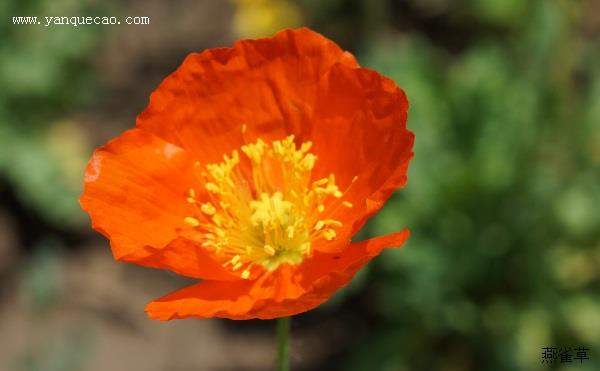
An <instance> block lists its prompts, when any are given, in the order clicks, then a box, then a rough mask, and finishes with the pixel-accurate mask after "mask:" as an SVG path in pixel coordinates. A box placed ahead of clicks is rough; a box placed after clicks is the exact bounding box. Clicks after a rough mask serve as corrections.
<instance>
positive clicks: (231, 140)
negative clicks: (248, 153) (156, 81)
mask: <svg viewBox="0 0 600 371" xmlns="http://www.w3.org/2000/svg"><path fill="white" fill-rule="evenodd" d="M337 63H341V64H344V65H348V66H357V63H356V60H355V59H354V57H353V56H352V55H351V54H350V53H347V52H344V51H343V50H342V49H340V48H339V47H338V46H337V45H336V44H335V43H334V42H332V41H331V40H328V39H326V38H325V37H323V36H322V35H320V34H318V33H316V32H313V31H311V30H309V29H306V28H302V29H298V30H285V31H282V32H280V33H278V34H276V35H275V36H274V37H272V38H267V39H258V40H242V41H238V42H236V43H235V44H234V45H233V47H232V48H217V49H209V50H206V51H204V52H202V53H197V54H190V55H189V56H188V57H187V58H186V59H185V61H184V62H183V64H182V65H181V66H180V67H179V68H178V69H177V70H176V71H175V72H174V73H173V74H171V75H170V76H168V77H167V78H166V79H165V80H164V81H163V82H162V83H161V85H160V86H159V87H158V88H157V89H156V91H155V92H154V93H153V94H152V96H151V97H150V104H149V105H148V107H147V108H146V110H145V111H144V112H143V113H142V114H140V115H139V116H138V119H137V126H138V127H141V128H144V129H145V130H148V131H151V132H153V133H155V134H157V135H159V136H161V137H162V138H164V139H165V140H167V141H169V142H172V143H175V144H178V145H179V146H181V147H183V148H185V149H186V150H190V151H193V152H196V153H197V154H198V156H197V157H198V158H201V159H202V161H204V162H205V163H213V162H218V161H220V160H221V158H222V156H223V154H226V153H227V154H228V153H230V152H231V151H232V150H233V149H237V148H239V147H240V146H241V145H242V144H244V141H246V142H254V141H255V140H256V138H258V137H260V138H262V139H263V140H266V141H269V140H272V139H282V138H284V137H285V136H287V135H289V134H296V137H297V138H298V140H300V141H302V140H303V135H304V133H305V131H306V128H307V125H309V124H310V121H311V118H312V116H313V110H314V102H315V99H316V96H317V89H318V81H319V80H320V79H321V77H322V76H324V75H325V74H326V73H327V72H328V71H329V70H330V69H331V67H332V66H333V65H334V64H337ZM243 125H245V126H246V128H247V132H246V134H245V135H244V136H242V126H243Z"/></svg>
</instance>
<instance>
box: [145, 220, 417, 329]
mask: <svg viewBox="0 0 600 371" xmlns="http://www.w3.org/2000/svg"><path fill="white" fill-rule="evenodd" d="M408 235H409V233H408V230H404V231H402V232H399V233H395V234H390V235H387V236H382V237H377V238H373V239H370V240H366V241H362V242H359V243H355V244H352V245H351V246H349V247H348V249H347V250H346V251H344V252H343V253H341V254H337V255H334V254H323V253H318V255H317V253H316V254H315V256H314V257H313V258H311V259H310V260H308V261H305V262H304V263H303V264H301V265H299V266H297V267H290V266H287V265H284V266H282V267H280V268H279V269H277V270H276V271H275V272H273V273H272V274H266V275H264V276H263V277H261V278H260V279H258V280H255V281H237V282H219V281H206V282H202V283H198V284H195V285H192V286H189V287H186V288H184V289H182V290H179V291H176V292H174V293H172V294H169V295H167V296H165V297H163V298H160V299H158V300H155V301H153V302H151V303H150V304H148V306H147V307H146V311H147V312H148V314H149V316H150V317H151V318H152V319H159V320H170V319H176V318H186V317H200V318H209V317H222V318H230V319H251V318H260V319H271V318H277V317H285V316H291V315H294V314H298V313H302V312H305V311H308V310H310V309H313V308H315V307H317V306H318V305H320V304H321V303H323V302H325V301H326V300H327V299H329V297H330V296H331V295H332V294H333V293H334V292H335V291H336V290H337V289H339V288H340V287H343V286H344V285H346V284H347V283H348V282H349V281H350V280H351V279H352V277H353V276H354V274H355V273H356V272H357V271H358V270H360V269H361V268H362V267H363V266H364V265H365V264H367V263H368V262H369V261H370V260H371V259H372V258H373V257H375V256H377V255H378V254H379V253H380V252H381V250H383V249H384V248H386V247H391V246H394V247H399V246H400V245H402V244H403V243H404V241H406V239H407V238H408Z"/></svg>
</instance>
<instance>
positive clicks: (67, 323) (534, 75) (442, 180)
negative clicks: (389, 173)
mask: <svg viewBox="0 0 600 371" xmlns="http://www.w3.org/2000/svg"><path fill="white" fill-rule="evenodd" d="M61 15H67V16H73V15H78V16H81V15H86V16H87V15H91V16H103V15H107V16H113V15H114V16H118V17H125V16H148V17H150V24H149V25H139V26H134V25H131V26H128V25H118V26H117V25H115V26H78V27H73V26H67V25H65V26H58V25H55V26H50V27H44V26H43V25H42V26H37V25H34V26H32V25H28V26H26V25H18V26H17V25H13V24H12V17H13V16H38V17H44V16H61ZM0 16H1V17H0V19H1V22H0V87H1V89H0V195H1V200H0V278H2V280H1V283H0V369H1V370H10V371H12V370H16V371H21V370H23V371H30V370H40V371H41V370H44V371H46V370H48V371H67V370H85V371H89V370H92V371H94V370H99V371H100V370H102V371H105V370H144V371H153V370H157V371H158V370H175V371H185V370H268V369H272V368H273V366H274V357H275V353H274V334H273V333H274V324H272V323H270V322H264V321H245V322H230V321H223V320H208V321H199V320H188V321H175V322H170V323H159V322H152V321H150V320H148V319H147V318H146V316H145V314H144V313H143V308H144V305H145V303H146V302H147V301H148V300H150V299H152V298H155V297H157V296H160V295H162V294H164V293H165V292H167V291H168V290H171V289H174V288H178V287H181V286H183V285H184V284H186V283H187V282H188V281H187V280H185V279H183V278H181V277H177V276H175V275H172V274H169V273H167V272H163V271H156V270H150V269H144V268H140V267H136V266H131V265H124V264H119V263H115V262H113V261H112V257H111V255H110V251H109V249H108V244H107V241H106V240H104V239H103V238H101V237H100V236H99V235H97V234H96V233H94V232H92V231H91V230H90V228H89V220H88V219H87V216H86V215H85V214H84V213H83V212H82V211H81V210H80V209H79V206H78V204H77V198H78V196H79V194H80V192H81V186H82V184H81V183H82V174H83V168H84V166H85V163H86V161H87V160H88V158H89V157H90V155H91V151H92V150H93V148H94V147H95V146H98V145H100V144H102V143H104V142H105V141H106V140H107V139H109V138H111V137H114V136H116V135H118V134H119V133H120V132H121V131H123V130H124V129H126V128H128V127H131V126H133V124H134V121H135V115H136V114H137V113H139V112H140V111H142V110H143V108H144V107H145V105H146V104H147V99H148V96H149V94H150V93H151V91H152V90H153V89H154V88H155V87H156V86H157V84H158V83H159V82H160V81H161V80H162V78H164V77H165V76H166V75H167V74H169V73H170V72H172V71H173V70H174V69H175V68H176V67H177V66H178V65H179V64H180V63H181V61H182V60H183V58H184V57H185V55H187V54H188V53H190V52H192V51H200V50H203V49H205V48H208V47H214V46H224V45H229V44H231V42H232V41H233V40H235V39H237V38H240V37H244V38H246V37H259V36H268V35H272V34H273V33H275V32H276V31H277V30H279V29H281V28H284V27H296V26H300V25H308V26H310V27H312V28H314V29H315V30H317V31H319V32H321V33H323V34H325V35H326V36H328V37H329V38H332V39H333V40H336V41H337V42H338V43H339V44H340V45H341V46H342V47H343V48H345V49H348V50H351V51H352V52H354V53H355V54H356V56H357V58H358V60H359V62H360V63H361V64H362V65H364V66H368V67H371V68H374V69H376V70H378V71H379V72H381V73H383V74H385V75H387V76H390V77H391V78H393V79H394V80H395V81H396V82H397V83H398V84H399V85H400V86H401V87H402V88H403V89H405V91H406V92H407V94H408V97H409V100H410V103H411V109H410V114H409V128H410V129H411V130H412V131H414V132H415V134H416V138H417V140H416V144H415V158H414V160H413V162H412V163H411V167H410V171H409V182H408V185H407V186H406V188H405V189H403V190H401V191H399V192H397V194H395V195H394V196H393V198H392V199H391V200H390V202H389V203H388V204H387V205H386V206H385V207H384V209H383V210H382V211H381V212H380V213H379V214H378V215H377V216H376V217H375V218H374V219H373V220H372V221H371V222H369V223H368V225H367V226H366V228H365V230H364V231H363V232H361V236H360V237H368V236H371V235H379V234H384V233H388V232H393V231H396V230H398V229H400V228H402V227H404V226H408V227H409V228H410V229H411V231H412V236H411V238H410V240H409V241H408V243H407V244H406V245H405V247H404V248H402V249H400V250H395V251H386V252H385V253H384V254H383V255H382V256H381V257H380V258H378V259H376V260H375V261H374V262H373V263H372V264H371V265H370V266H369V267H368V268H367V269H366V270H365V271H363V272H361V274H359V276H358V277H357V278H356V279H355V280H354V281H353V283H352V284H351V285H350V286H349V287H347V288H346V289H344V290H342V292H340V293H339V294H336V296H335V297H334V298H333V299H332V300H331V301H330V302H328V303H327V304H326V305H324V306H323V307H321V308H319V309H318V310H315V311H312V312H309V313H307V314H304V315H301V316H298V317H296V318H295V319H294V323H293V336H294V340H293V343H292V361H293V369H294V370H356V371H358V370H382V371H404V370H441V371H459V370H489V371H496V370H544V369H553V370H582V371H591V370H599V369H600V210H599V205H600V1H599V0H395V1H393V0H387V1H384V0H372V1H368V0H330V1H323V0H300V1H291V0H232V1H229V2H227V1H222V0H198V1H196V0H176V1H159V0H127V1H122V2H117V1H108V2H102V1H99V0H95V1H94V0H89V1H75V0H26V1H18V0H8V1H3V2H1V3H0ZM579 346H584V347H585V348H588V349H589V351H588V352H587V355H588V356H589V357H590V359H589V360H585V361H583V362H582V363H581V362H579V361H577V360H574V363H572V364H566V363H560V360H557V361H555V363H554V364H553V365H547V364H542V348H543V347H556V348H560V347H579ZM572 354H573V355H574V356H575V354H576V353H575V352H573V353H572Z"/></svg>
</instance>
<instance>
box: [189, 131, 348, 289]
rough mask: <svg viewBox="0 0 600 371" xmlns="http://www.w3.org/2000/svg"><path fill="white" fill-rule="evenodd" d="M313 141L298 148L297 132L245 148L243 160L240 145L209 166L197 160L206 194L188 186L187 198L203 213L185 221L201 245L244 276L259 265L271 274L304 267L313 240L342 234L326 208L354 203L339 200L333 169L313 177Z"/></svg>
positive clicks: (336, 221)
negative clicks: (201, 196) (199, 196)
mask: <svg viewBox="0 0 600 371" xmlns="http://www.w3.org/2000/svg"><path fill="white" fill-rule="evenodd" d="M311 145H312V143H311V142H305V143H302V145H301V146H300V147H297V146H296V144H295V143H294V136H288V137H287V138H285V139H283V140H276V141H273V142H272V143H270V144H267V143H265V142H264V141H263V140H261V139H258V140H257V141H256V142H255V143H251V144H246V145H244V146H242V148H241V152H242V153H243V155H244V157H240V154H239V152H238V151H237V150H234V151H233V153H232V154H231V156H227V155H225V156H224V158H223V162H220V163H215V164H209V165H207V166H206V168H205V169H198V167H199V163H196V167H197V169H196V170H197V171H198V175H199V177H200V178H201V180H202V183H203V185H204V188H205V189H206V190H207V194H208V199H207V200H205V201H204V202H201V201H199V200H198V199H197V198H196V192H195V190H194V189H190V191H189V195H188V196H187V201H188V202H189V203H191V204H193V205H195V207H196V211H197V212H196V214H195V215H193V216H187V217H185V218H184V222H185V223H186V224H187V225H189V226H191V227H192V228H194V229H195V230H197V231H198V232H200V234H201V240H202V243H201V245H202V247H204V248H207V249H211V250H212V251H213V252H214V253H215V255H216V256H217V257H218V258H219V260H220V261H222V263H223V265H224V266H225V267H227V268H229V269H231V270H232V271H239V272H241V273H240V275H241V277H242V278H244V279H247V278H249V277H250V276H251V274H252V272H253V270H254V268H256V267H258V266H262V267H263V268H264V269H266V270H267V271H272V270H274V269H276V268H277V267H279V265H280V264H282V263H287V264H290V265H296V264H299V263H301V262H302V261H303V259H304V258H305V257H306V256H310V254H311V244H312V243H313V242H314V241H315V240H317V239H320V238H323V239H325V240H327V241H331V240H333V239H335V238H336V229H337V228H339V227H341V226H342V223H341V222H340V221H338V220H333V219H325V218H322V216H323V215H324V212H325V209H326V207H327V208H331V207H337V206H339V205H342V206H345V207H348V208H350V207H352V204H351V203H350V202H348V201H341V198H342V196H343V193H342V192H341V191H340V190H339V189H338V186H337V185H336V183H335V176H334V175H333V174H331V175H330V176H329V177H327V178H323V179H319V180H315V181H311V173H312V169H313V168H314V166H315V162H316V161H317V156H315V155H314V154H312V153H310V152H309V150H310V148H311ZM246 164H248V165H249V166H243V165H246ZM355 179H356V178H355ZM326 205H327V206H326Z"/></svg>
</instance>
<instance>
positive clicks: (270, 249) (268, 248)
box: [263, 245, 276, 256]
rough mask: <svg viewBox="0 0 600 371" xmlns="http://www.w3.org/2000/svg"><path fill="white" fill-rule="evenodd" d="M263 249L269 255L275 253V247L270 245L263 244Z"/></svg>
mask: <svg viewBox="0 0 600 371" xmlns="http://www.w3.org/2000/svg"><path fill="white" fill-rule="evenodd" d="M263 249H264V250H265V252H266V253H267V254H269V255H271V256H273V255H275V252H276V251H275V249H274V248H273V246H271V245H265V246H264V247H263Z"/></svg>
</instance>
